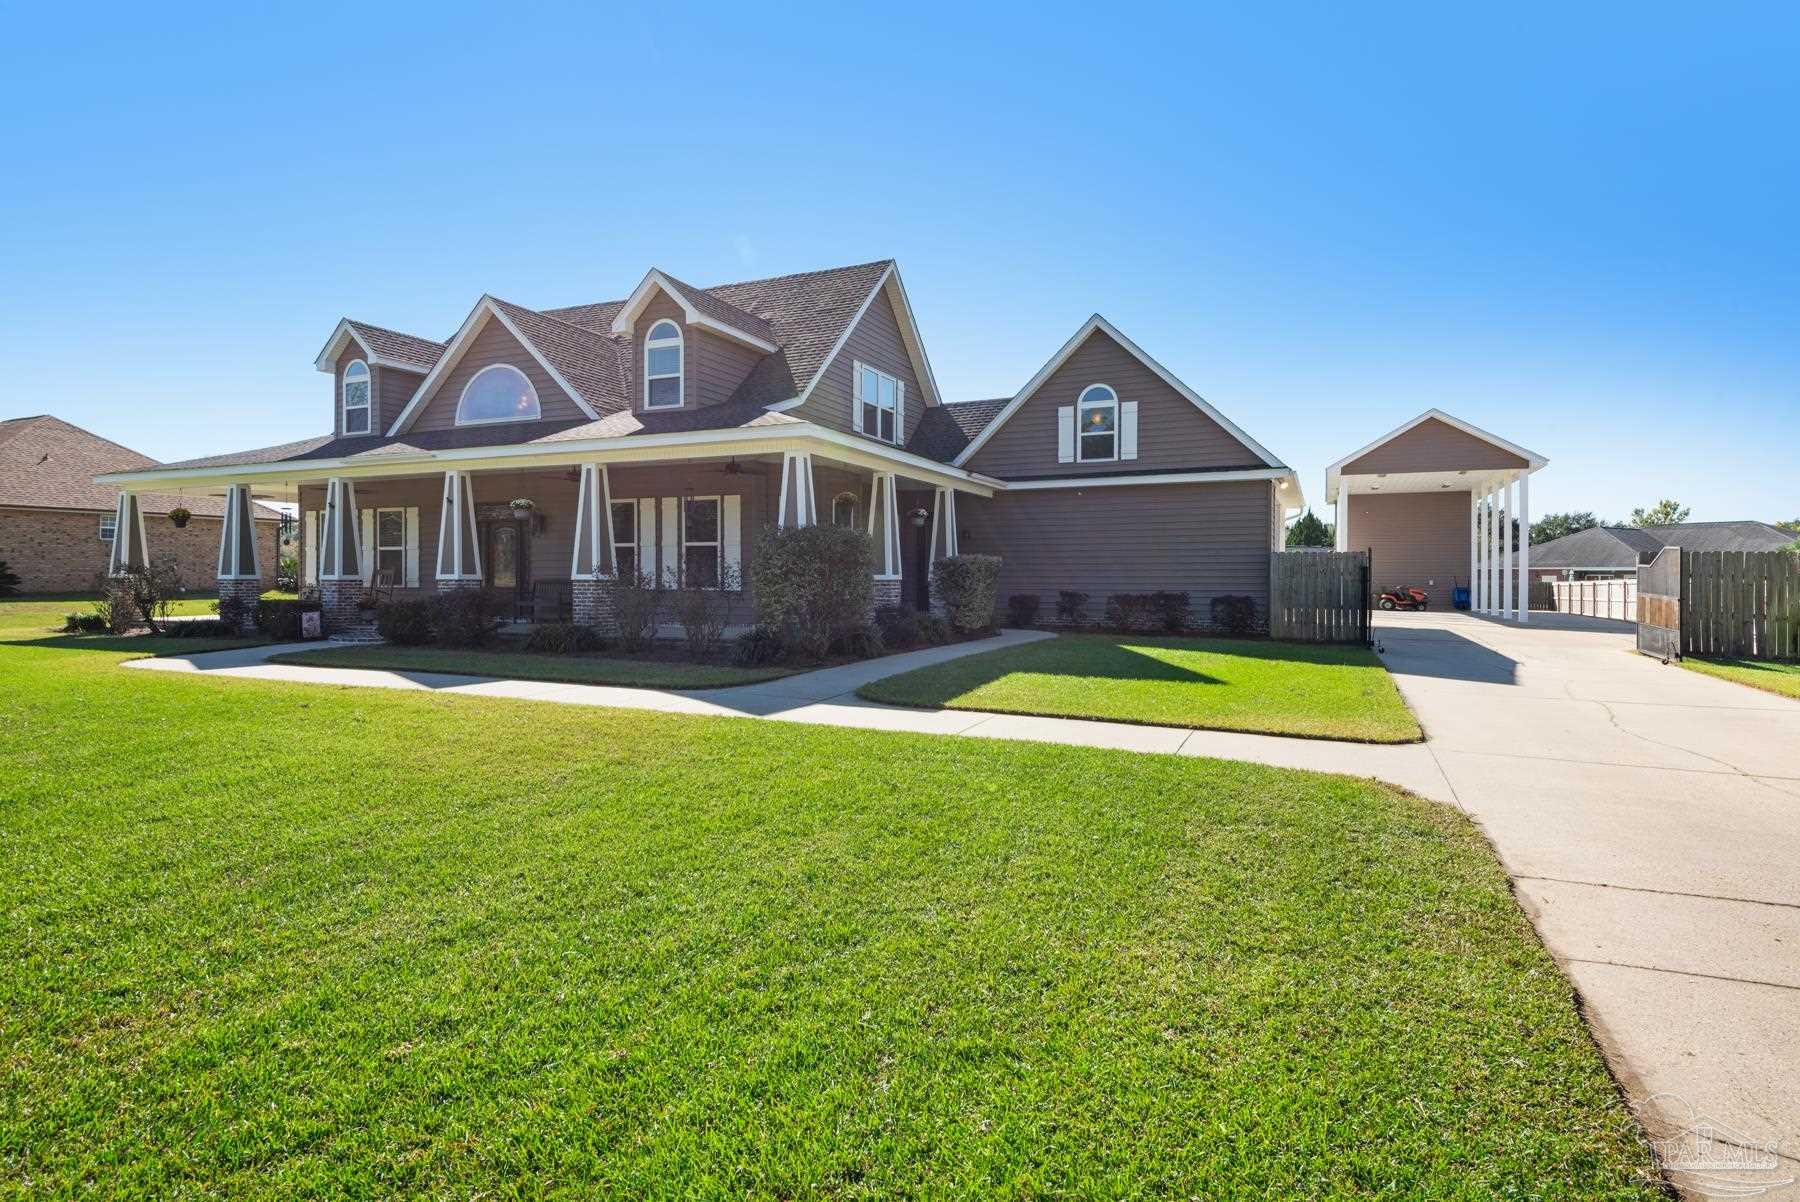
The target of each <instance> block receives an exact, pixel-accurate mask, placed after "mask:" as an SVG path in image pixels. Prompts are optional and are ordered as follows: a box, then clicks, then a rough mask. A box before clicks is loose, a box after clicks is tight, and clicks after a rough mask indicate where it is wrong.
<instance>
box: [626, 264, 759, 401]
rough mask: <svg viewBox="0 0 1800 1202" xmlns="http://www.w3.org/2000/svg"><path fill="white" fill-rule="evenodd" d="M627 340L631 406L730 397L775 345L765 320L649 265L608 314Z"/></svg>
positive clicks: (721, 399)
mask: <svg viewBox="0 0 1800 1202" xmlns="http://www.w3.org/2000/svg"><path fill="white" fill-rule="evenodd" d="M611 328H612V333H613V335H614V336H615V337H619V338H629V339H630V340H631V342H630V345H631V349H630V353H629V356H628V361H629V364H630V373H631V379H630V382H629V385H630V389H631V407H632V409H633V410H635V411H638V412H660V411H663V410H679V409H692V408H696V407H698V406H704V405H717V404H720V403H721V402H724V401H727V400H729V399H730V398H731V395H732V394H733V393H734V392H735V391H737V387H738V385H740V384H742V383H743V382H744V379H745V377H747V376H748V375H749V374H750V372H751V370H752V369H753V368H755V367H756V365H757V364H758V363H760V362H761V361H762V360H763V358H764V357H765V356H767V355H770V354H773V353H774V352H775V351H776V349H777V346H776V342H775V335H774V331H773V330H771V329H770V328H769V325H768V322H766V321H765V320H763V319H762V318H760V317H758V316H756V315H755V314H752V313H746V312H744V311H742V310H740V309H738V308H737V307H736V306H734V305H731V304H729V303H728V302H726V301H722V300H720V299H719V298H718V297H715V296H713V295H711V294H710V293H708V292H705V291H704V290H702V289H699V288H695V287H693V286H692V285H691V284H684V283H682V282H681V281H680V280H677V279H674V278H673V277H671V276H669V275H667V274H665V273H664V272H662V271H659V270H656V269H654V268H653V269H652V270H651V271H650V272H649V274H647V275H646V276H645V277H644V278H643V280H642V281H641V282H640V283H639V284H638V286H637V287H636V288H635V289H633V290H632V293H631V296H630V297H629V298H627V299H626V301H625V303H624V305H623V306H622V307H621V308H620V309H619V312H618V314H617V315H616V316H615V317H614V318H613V320H612V326H611Z"/></svg>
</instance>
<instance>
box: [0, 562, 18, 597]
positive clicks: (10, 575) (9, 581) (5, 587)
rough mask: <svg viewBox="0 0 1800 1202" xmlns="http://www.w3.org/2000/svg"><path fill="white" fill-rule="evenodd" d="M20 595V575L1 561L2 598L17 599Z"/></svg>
mask: <svg viewBox="0 0 1800 1202" xmlns="http://www.w3.org/2000/svg"><path fill="white" fill-rule="evenodd" d="M18 595H19V574H18V573H17V572H15V571H13V570H12V568H10V567H8V566H7V563H6V561H5V560H4V559H0V597H16V596H18Z"/></svg>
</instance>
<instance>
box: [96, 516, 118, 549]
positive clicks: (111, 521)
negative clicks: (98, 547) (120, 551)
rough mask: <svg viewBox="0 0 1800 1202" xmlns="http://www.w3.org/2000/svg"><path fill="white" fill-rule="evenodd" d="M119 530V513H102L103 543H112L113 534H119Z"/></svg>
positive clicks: (101, 533) (101, 536) (101, 530)
mask: <svg viewBox="0 0 1800 1202" xmlns="http://www.w3.org/2000/svg"><path fill="white" fill-rule="evenodd" d="M118 532H119V515H118V514H116V513H103V514H101V515H100V541H101V542H103V543H110V542H112V540H113V535H115V534H117V533H118Z"/></svg>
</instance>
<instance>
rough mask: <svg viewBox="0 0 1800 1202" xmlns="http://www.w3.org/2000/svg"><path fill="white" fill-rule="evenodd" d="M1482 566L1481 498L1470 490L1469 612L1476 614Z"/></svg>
mask: <svg viewBox="0 0 1800 1202" xmlns="http://www.w3.org/2000/svg"><path fill="white" fill-rule="evenodd" d="M1480 565H1481V498H1479V497H1477V496H1476V495H1475V490H1474V489H1472V488H1471V489H1470V490H1469V612H1470V613H1474V612H1475V610H1476V608H1477V604H1476V601H1475V574H1476V572H1477V570H1478V569H1479V568H1480Z"/></svg>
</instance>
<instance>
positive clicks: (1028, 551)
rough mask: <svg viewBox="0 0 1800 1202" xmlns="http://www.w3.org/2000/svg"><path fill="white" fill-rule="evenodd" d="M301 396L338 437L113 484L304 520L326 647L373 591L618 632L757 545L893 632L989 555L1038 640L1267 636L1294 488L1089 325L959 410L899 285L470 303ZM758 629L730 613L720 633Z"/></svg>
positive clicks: (679, 286) (377, 336) (308, 574)
mask: <svg viewBox="0 0 1800 1202" xmlns="http://www.w3.org/2000/svg"><path fill="white" fill-rule="evenodd" d="M996 328H999V329H1004V326H1001V327H996ZM314 366H315V367H316V368H317V369H318V370H319V371H321V372H323V373H326V374H328V375H329V376H330V378H331V381H332V383H331V392H330V399H329V404H330V415H331V416H330V427H331V429H330V432H328V433H325V434H321V435H319V436H317V437H313V438H307V439H303V440H300V441H298V442H292V443H287V444H284V445H281V446H274V447H266V448H263V449H260V450H252V451H243V452H238V453H235V454H227V455H214V456H209V457H206V458H201V459H191V460H187V461H185V462H182V463H173V464H165V465H160V466H156V467H145V468H142V469H140V470H132V471H123V472H114V473H110V474H108V475H106V476H105V477H103V478H102V480H101V481H100V483H102V484H104V485H106V486H109V487H112V488H118V489H124V490H125V492H124V493H123V494H121V507H122V508H126V507H128V506H129V505H130V504H131V497H132V496H133V495H134V494H135V490H138V489H167V488H172V487H178V488H181V489H183V490H206V491H209V492H211V493H212V494H213V495H215V496H219V495H224V496H226V497H227V498H228V501H229V506H230V507H231V508H232V511H233V512H236V511H237V507H239V506H243V505H247V504H249V501H250V498H251V497H253V496H254V497H259V498H264V499H269V500H280V501H287V502H293V503H296V504H297V505H298V506H299V509H300V516H301V523H300V524H301V531H302V551H301V562H302V579H303V582H304V583H305V585H306V586H308V587H316V588H317V589H318V590H319V593H320V596H321V600H322V601H323V602H324V607H325V612H326V623H327V626H328V627H329V626H333V625H345V624H350V623H355V622H357V621H359V620H360V619H359V617H358V608H357V605H356V602H357V600H358V599H359V598H360V597H361V596H362V594H363V592H364V590H366V589H370V588H375V589H379V590H381V591H383V592H388V591H393V590H408V589H418V590H433V589H450V588H466V587H475V586H480V585H483V584H485V585H488V586H490V587H494V588H499V589H504V590H507V591H508V592H510V593H511V594H512V595H513V596H514V598H515V604H516V612H517V613H518V616H520V617H528V618H538V619H541V618H544V617H547V616H563V615H570V616H573V617H574V618H575V619H576V620H579V621H586V622H598V623H605V622H607V621H608V620H609V615H608V614H606V613H605V612H604V605H605V604H606V590H605V589H603V588H601V587H600V582H601V581H603V580H606V579H608V578H611V577H613V576H614V574H615V573H616V572H618V571H620V570H626V571H635V572H638V573H641V574H644V575H647V576H649V577H652V578H654V579H656V580H657V581H659V582H663V583H684V584H688V585H694V584H698V585H699V587H703V588H704V587H714V586H716V584H717V582H719V581H720V580H729V579H732V578H733V577H734V575H735V576H736V577H737V578H741V579H745V580H747V579H748V578H749V576H750V572H749V568H750V564H749V558H750V556H751V554H752V547H753V544H754V535H755V533H756V531H757V530H758V528H759V527H761V526H764V525H783V526H797V525H808V524H812V523H815V522H820V523H823V522H831V523H837V524H842V525H850V526H854V527H855V528H857V529H860V530H863V531H866V532H867V533H868V534H869V535H870V536H871V538H872V540H873V543H874V547H875V555H876V561H875V564H874V576H875V584H876V596H877V600H878V602H880V603H885V604H903V605H910V606H917V607H925V606H927V605H928V604H929V603H930V598H929V596H928V585H927V581H928V577H929V568H930V564H931V563H932V562H933V561H934V560H935V559H937V558H941V557H943V556H944V555H946V554H954V553H958V552H986V553H991V554H994V555H998V556H1000V557H1001V558H1002V560H1003V562H1004V567H1003V569H1002V580H1001V598H1002V603H1004V598H1005V597H1006V595H1007V594H1009V593H1035V594H1037V595H1038V596H1039V597H1040V598H1041V600H1042V611H1041V612H1042V613H1043V614H1044V615H1046V616H1048V615H1049V614H1051V613H1052V612H1053V611H1054V607H1055V600H1056V593H1057V592H1058V591H1059V590H1062V589H1071V590H1078V591H1082V592H1086V593H1089V594H1090V595H1091V596H1092V599H1093V601H1092V604H1093V609H1092V610H1091V611H1090V612H1091V613H1093V614H1094V615H1095V616H1097V615H1098V613H1099V610H1100V607H1101V606H1102V605H1103V604H1104V600H1105V597H1106V596H1107V594H1109V593H1113V592H1151V591H1155V590H1159V589H1171V590H1184V591H1186V592H1188V593H1189V595H1190V598H1191V602H1192V606H1193V610H1192V612H1193V613H1194V615H1195V616H1196V617H1197V618H1198V619H1200V620H1201V621H1204V620H1206V618H1207V615H1208V613H1209V603H1210V601H1211V599H1212V598H1213V597H1216V596H1219V595H1221V594H1238V595H1247V596H1249V597H1251V598H1252V599H1253V600H1254V602H1255V604H1256V608H1257V611H1258V613H1259V616H1260V615H1263V614H1266V612H1267V605H1268V581H1269V575H1270V556H1271V554H1272V553H1273V552H1274V551H1275V550H1277V549H1279V548H1280V547H1281V545H1282V534H1283V526H1284V520H1285V516H1286V515H1287V514H1289V513H1294V512H1298V510H1299V508H1300V505H1301V496H1300V487H1299V482H1298V480H1297V479H1296V478H1295V474H1294V472H1293V470H1292V469H1291V468H1289V467H1288V466H1286V465H1285V464H1283V463H1282V462H1281V461H1280V460H1279V459H1277V458H1276V457H1275V456H1274V455H1272V454H1271V453H1270V452H1269V451H1267V450H1265V449H1264V448H1263V447H1262V446H1261V445H1260V444H1258V443H1257V442H1256V441H1255V440H1254V439H1252V438H1251V437H1250V436H1249V435H1248V434H1247V433H1245V432H1244V431H1243V430H1242V429H1240V428H1239V427H1238V426H1236V425H1235V424H1233V423H1232V422H1231V421H1230V420H1229V419H1228V418H1226V417H1225V416H1224V415H1223V414H1221V413H1220V412H1219V411H1218V410H1217V409H1215V408H1213V407H1212V406H1211V405H1210V404H1208V403H1207V402H1206V401H1205V400H1203V399H1202V398H1201V397H1200V396H1199V394H1198V393H1196V392H1194V391H1193V390H1192V389H1191V388H1189V387H1188V386H1187V385H1186V384H1184V383H1182V382H1181V381H1180V380H1178V379H1176V378H1175V377H1174V376H1173V375H1172V374H1170V373H1169V372H1168V370H1167V369H1165V368H1164V367H1162V366H1161V365H1160V364H1159V363H1157V362H1156V361H1155V360H1154V359H1152V358H1151V357H1150V356H1149V355H1148V354H1146V353H1145V352H1144V351H1143V350H1141V349H1140V348H1139V347H1137V346H1136V344H1134V343H1133V342H1132V341H1131V340H1130V339H1129V338H1127V337H1126V336H1125V335H1124V334H1123V333H1121V332H1120V331H1119V330H1117V329H1116V328H1114V327H1113V326H1112V325H1110V324H1109V323H1108V322H1106V321H1105V320H1104V319H1103V318H1101V317H1099V316H1095V317H1093V318H1091V319H1090V320H1088V321H1087V322H1085V323H1084V324H1083V325H1082V326H1081V327H1080V329H1079V330H1077V331H1076V333H1075V335H1074V336H1073V337H1072V338H1070V339H1069V340H1068V342H1067V343H1065V344H1064V345H1063V347H1062V348H1061V349H1060V350H1059V351H1058V352H1057V353H1056V354H1055V355H1053V356H1051V358H1050V359H1049V361H1048V362H1046V363H1045V365H1044V366H1043V368H1042V369H1041V370H1039V371H1038V372H1037V374H1036V375H1035V376H1033V377H1032V379H1031V380H1029V381H1028V382H1027V383H1026V384H1025V385H1024V386H1023V387H1022V388H1021V389H1020V390H1019V391H1018V392H1017V393H1015V394H1013V395H1012V396H1010V397H1004V398H999V399H996V400H992V401H972V402H965V403H960V404H958V403H946V402H945V399H944V398H943V397H942V396H941V395H940V394H939V390H938V385H937V381H936V379H935V378H934V376H933V373H932V370H931V363H930V360H929V358H928V357H927V355H926V353H925V345H924V340H923V337H922V335H921V333H920V331H919V328H918V326H917V324H916V323H915V321H914V319H913V313H912V306H911V304H910V302H909V301H908V299H907V295H906V290H905V288H904V287H903V286H902V284H901V281H900V273H899V270H898V269H897V267H896V266H895V264H894V263H893V262H892V261H891V260H882V261H879V262H873V263H863V264H857V265H854V266H850V267H842V268H834V269H831V270H826V271H813V272H805V273H801V274H798V275H788V276H779V277H775V278H772V279H763V280H750V281H746V282H742V283H735V284H723V285H717V286H714V287H711V288H697V287H695V286H693V285H691V284H688V283H684V282H683V281H681V280H678V279H675V278H674V277H673V276H670V275H669V274H668V273H666V272H663V271H660V270H654V269H653V270H651V271H650V272H648V273H647V274H646V275H645V276H644V277H643V279H642V280H641V281H640V282H639V283H638V285H637V287H636V288H634V289H633V290H632V291H631V293H630V295H629V296H627V297H625V298H624V299H622V300H613V301H605V302H600V303H597V304H585V305H576V306H572V307H568V308H557V309H527V308H524V307H522V306H520V305H515V304H511V303H509V302H507V301H502V300H499V299H497V298H494V297H491V296H483V297H482V298H481V299H480V300H479V301H477V302H476V304H475V306H474V308H473V309H472V310H471V311H470V313H469V315H468V318H467V319H466V320H465V321H464V322H463V324H462V326H461V328H460V329H458V330H457V331H456V332H455V333H454V334H453V335H452V336H451V337H450V339H449V340H448V341H446V342H437V341H433V340H431V339H427V338H421V337H418V336H416V335H411V334H402V333H399V332H397V331H394V330H389V329H385V328H383V327H380V326H373V325H369V324H366V323H363V322H356V321H351V320H348V319H345V320H343V321H340V322H339V323H338V325H337V327H336V329H335V330H333V332H332V334H331V337H330V338H329V339H328V340H327V342H326V344H325V347H324V349H323V350H322V351H321V352H320V353H319V355H318V357H317V359H316V360H315V361H314ZM324 399H325V398H321V400H322V401H324ZM320 416H321V417H324V415H323V414H321V415H320ZM322 424H324V423H323V422H321V425H322ZM515 499H529V500H530V501H531V502H532V503H533V505H532V507H531V509H530V515H529V517H528V518H527V519H525V520H520V519H518V518H515V516H514V514H513V512H512V509H511V507H510V505H509V502H511V501H513V500H515ZM157 541H158V540H157V538H156V537H154V536H152V537H149V538H148V539H147V542H148V548H147V549H146V548H145V547H141V546H137V545H135V544H127V545H122V548H121V553H122V555H123V556H124V557H125V558H126V559H133V558H137V557H141V556H142V555H144V554H146V553H147V554H150V555H154V554H155V551H156V543H157ZM222 583H228V582H226V581H223V580H222ZM752 608H753V600H752V598H751V597H750V596H749V594H748V590H747V589H744V588H739V589H737V590H735V592H734V596H733V597H732V613H733V616H734V618H735V619H736V620H740V621H741V620H743V619H746V618H747V617H748V616H749V614H750V612H751V610H752Z"/></svg>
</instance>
